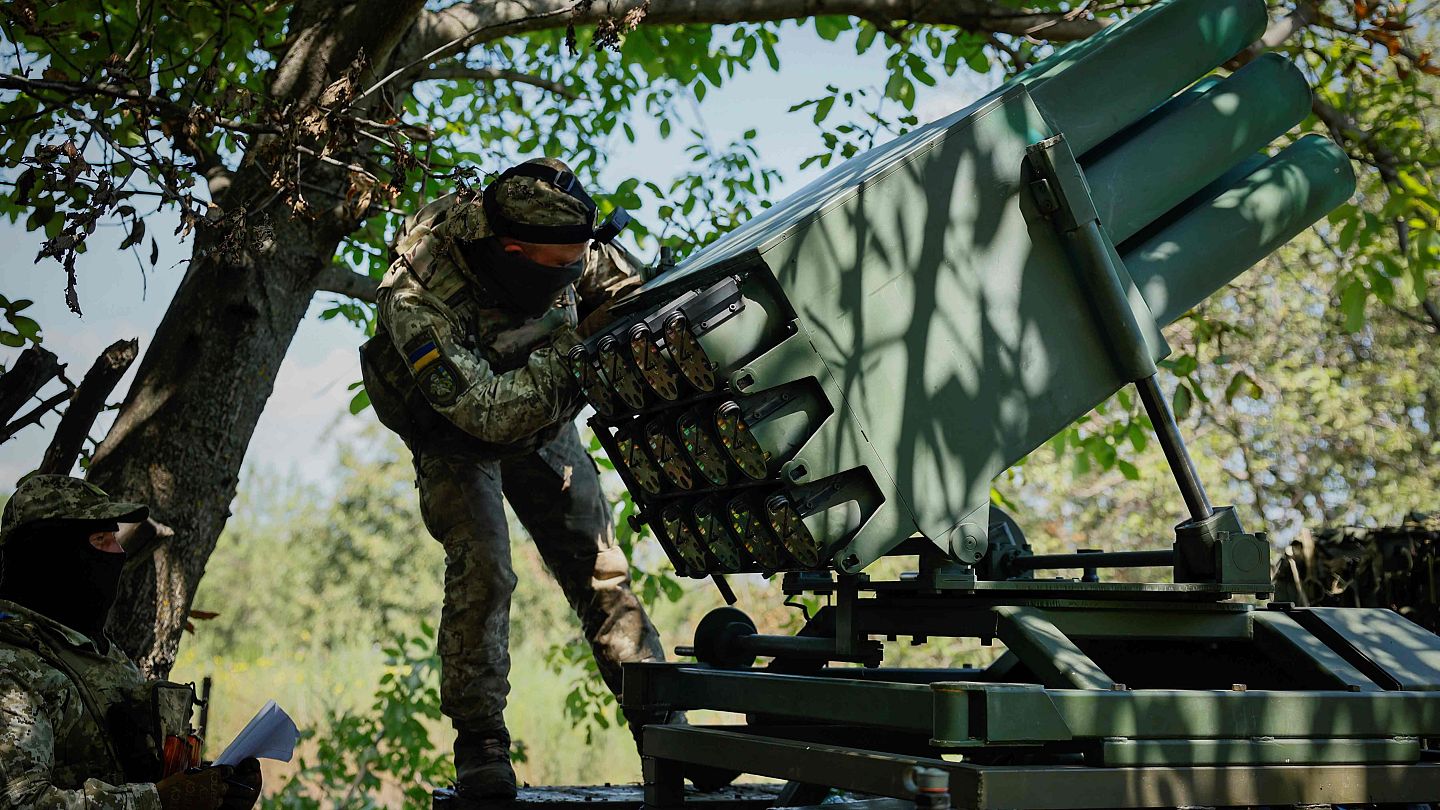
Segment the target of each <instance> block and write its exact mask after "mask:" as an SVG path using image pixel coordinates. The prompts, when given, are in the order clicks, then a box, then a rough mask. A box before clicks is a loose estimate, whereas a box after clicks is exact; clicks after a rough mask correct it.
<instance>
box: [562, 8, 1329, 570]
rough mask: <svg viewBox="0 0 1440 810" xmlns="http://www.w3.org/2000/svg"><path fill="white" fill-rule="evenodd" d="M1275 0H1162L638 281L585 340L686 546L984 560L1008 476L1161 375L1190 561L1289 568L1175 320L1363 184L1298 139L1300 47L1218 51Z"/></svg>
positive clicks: (674, 545) (1149, 391) (1322, 149)
mask: <svg viewBox="0 0 1440 810" xmlns="http://www.w3.org/2000/svg"><path fill="white" fill-rule="evenodd" d="M1265 23H1266V16H1265V4H1264V3H1263V2H1262V0H1164V2H1160V3H1158V4H1156V5H1155V6H1153V7H1151V8H1150V9H1148V10H1146V11H1144V12H1141V13H1139V14H1136V15H1134V16H1133V17H1131V18H1129V19H1128V20H1126V21H1125V22H1123V23H1120V24H1118V25H1115V26H1112V27H1110V28H1108V29H1106V30H1105V31H1104V32H1102V33H1100V34H1098V35H1096V36H1094V37H1092V38H1090V39H1088V40H1085V41H1082V42H1078V43H1075V44H1073V45H1071V46H1069V47H1066V48H1064V49H1062V50H1060V51H1058V52H1057V53H1056V54H1054V55H1053V56H1052V57H1050V58H1049V59H1047V60H1045V61H1043V62H1041V63H1039V64H1037V65H1035V66H1033V67H1031V68H1030V69H1028V70H1027V71H1025V72H1024V73H1022V74H1020V75H1018V76H1017V77H1015V78H1014V79H1012V80H1011V81H1010V82H1008V83H1007V84H1006V85H1004V86H1002V87H1001V88H999V89H998V90H996V91H995V92H994V93H992V94H990V95H989V96H987V97H985V98H983V99H981V100H979V101H977V102H976V103H974V104H972V105H971V106H969V107H967V108H966V109H963V110H960V111H958V112H955V113H953V114H951V115H949V116H947V117H945V118H943V119H941V120H938V121H935V122H934V123H931V124H929V125H927V126H924V127H921V128H919V129H917V130H915V131H913V132H911V133H909V134H907V135H904V136H902V137H900V138H897V139H895V140H894V141H892V142H890V143H887V144H885V145H883V146H880V147H877V148H875V149H872V150H870V151H869V152H866V153H864V154H862V155H859V156H856V157H855V158H852V159H851V160H849V161H846V162H845V163H842V164H840V165H838V166H836V167H835V168H833V169H831V170H830V171H829V172H827V173H826V174H824V175H822V176H821V177H820V178H818V179H817V180H815V181H814V182H813V183H811V184H809V185H808V186H806V187H804V188H802V189H800V190H799V191H797V192H796V193H794V194H792V195H791V196H789V197H788V198H786V199H785V200H783V201H781V202H780V203H778V204H777V205H775V206H773V207H772V208H770V209H769V210H767V211H766V212H765V213H764V214H763V215H761V216H759V217H756V218H755V219H753V220H751V221H750V222H748V223H746V224H745V225H743V226H741V227H740V228H737V229H736V230H735V231H733V232H731V233H729V234H727V235H726V236H724V237H722V238H721V239H719V240H717V241H716V242H714V243H713V244H711V245H709V246H708V247H706V248H705V249H703V250H701V251H699V252H697V253H695V254H694V255H692V256H690V257H689V258H688V259H687V260H686V261H684V262H683V263H682V264H680V265H678V266H676V267H674V268H673V269H670V270H668V271H667V272H664V273H662V274H660V275H658V276H657V277H655V278H653V279H651V280H650V281H648V282H647V283H646V284H645V285H644V286H643V287H642V288H641V289H640V290H639V291H638V292H637V293H635V294H634V295H633V296H632V297H631V298H629V299H628V300H626V301H624V302H622V304H621V305H620V306H619V307H618V308H617V311H619V312H620V313H621V318H620V319H619V320H618V321H617V322H616V324H615V325H614V326H613V327H611V328H610V329H609V330H607V331H606V332H605V333H603V334H600V335H597V336H595V337H594V338H592V339H591V340H589V341H587V343H586V344H585V345H584V346H583V347H577V350H576V351H575V352H574V353H573V354H572V356H571V362H572V368H573V370H574V371H575V374H576V376H577V378H578V379H580V381H581V383H582V388H583V389H584V390H585V391H586V392H587V396H588V397H589V398H590V399H591V401H592V402H593V403H594V404H595V406H596V411H597V416H596V418H595V420H594V421H593V424H594V426H595V428H596V432H597V435H599V437H600V439H601V442H602V443H603V444H604V446H605V447H606V449H607V451H608V453H609V455H610V458H611V459H613V460H615V462H616V466H617V469H618V470H619V472H620V475H621V477H622V479H623V480H624V481H625V483H626V485H627V486H628V487H629V489H630V491H631V493H632V494H633V495H634V497H635V502H636V505H637V507H638V515H637V518H638V519H639V520H641V521H644V522H645V523H647V524H648V525H649V526H650V527H651V529H652V530H653V531H654V532H655V533H656V535H657V536H658V537H659V539H660V542H661V544H662V545H663V546H664V547H665V550H666V551H667V553H668V554H669V556H670V558H671V560H672V561H673V562H674V564H675V566H676V569H677V570H678V571H679V572H680V573H682V574H685V575H689V576H705V575H710V574H719V573H728V572H739V571H762V572H776V571H797V570H801V571H803V570H838V571H840V572H844V573H854V572H857V571H860V570H861V569H863V568H865V567H866V566H867V565H869V564H870V563H872V562H874V561H875V560H876V559H878V558H880V557H881V556H884V555H885V554H886V553H888V552H892V551H895V550H896V549H897V547H899V546H901V545H902V544H903V543H905V542H906V541H907V539H909V538H912V537H916V536H918V537H920V538H923V539H924V542H928V543H931V544H934V545H935V546H936V547H937V548H938V549H940V550H941V551H942V552H944V554H945V555H947V557H948V559H949V560H951V561H953V563H954V565H955V566H957V567H958V568H959V569H960V570H962V572H969V573H968V575H969V576H971V577H972V578H973V577H974V576H976V575H977V572H978V575H979V576H982V577H983V576H986V575H987V574H986V572H987V571H993V570H995V569H994V565H993V564H992V563H993V562H994V560H993V559H992V560H990V561H988V562H986V561H985V558H986V555H987V552H988V551H990V549H989V544H990V543H989V538H990V536H991V535H990V531H989V527H990V515H989V512H990V508H989V496H990V486H991V481H992V479H993V478H994V477H995V476H996V475H998V474H1000V473H1001V472H1003V471H1004V470H1005V469H1006V468H1008V467H1010V466H1011V465H1013V464H1014V463H1015V462H1017V461H1019V460H1020V459H1021V458H1023V457H1024V456H1025V455H1026V454H1027V453H1029V452H1030V451H1032V450H1034V449H1035V448H1036V447H1038V446H1039V445H1040V444H1041V443H1043V442H1044V441H1045V440H1046V439H1048V438H1050V437H1051V436H1053V435H1054V434H1055V433H1057V432H1058V431H1059V430H1061V429H1063V428H1064V427H1065V426H1067V425H1068V424H1070V423H1071V422H1072V421H1074V420H1075V419H1077V418H1079V417H1081V416H1082V415H1084V414H1085V413H1087V412H1088V411H1089V410H1090V409H1092V408H1094V407H1095V406H1096V405H1098V404H1099V403H1101V402H1102V401H1104V400H1105V399H1106V398H1107V397H1109V396H1110V395H1112V394H1114V393H1115V392H1116V391H1117V390H1119V389H1120V388H1121V387H1122V386H1125V385H1130V384H1134V385H1136V386H1137V388H1138V389H1139V393H1140V398H1141V401H1142V402H1144V403H1145V405H1146V407H1147V409H1148V410H1149V414H1150V417H1151V421H1152V422H1153V423H1154V424H1155V426H1156V431H1157V435H1158V439H1159V441H1160V444H1161V446H1162V448H1164V450H1165V451H1166V456H1167V459H1168V460H1169V461H1170V463H1171V468H1172V471H1173V472H1174V474H1175V477H1176V481H1177V485H1178V487H1179V489H1180V492H1181V495H1182V496H1183V499H1184V501H1185V506H1186V509H1187V512H1188V514H1189V517H1188V519H1187V520H1185V521H1184V522H1183V523H1181V524H1180V525H1179V526H1177V527H1176V546H1175V554H1174V560H1175V574H1176V579H1177V581H1182V582H1183V581H1193V582H1198V581H1226V582H1231V583H1247V582H1248V583H1251V584H1254V585H1256V586H1257V587H1258V586H1260V585H1266V586H1268V566H1267V565H1266V563H1265V558H1266V549H1265V548H1264V542H1263V540H1260V539H1257V538H1255V536H1254V535H1247V534H1245V533H1244V531H1243V530H1242V528H1241V527H1240V525H1239V521H1238V520H1237V519H1236V518H1235V515H1234V511H1233V510H1232V509H1230V508H1228V507H1219V508H1216V507H1214V506H1212V505H1211V504H1210V502H1209V499H1208V496H1207V495H1206V493H1205V491H1204V487H1203V486H1202V485H1201V483H1200V482H1199V480H1198V477H1197V476H1196V475H1195V471H1194V468H1193V465H1192V464H1191V463H1190V460H1189V457H1188V456H1187V455H1186V453H1185V448H1184V442H1183V440H1182V438H1181V437H1180V434H1179V431H1178V429H1177V428H1176V426H1175V421H1174V419H1173V417H1172V416H1171V414H1170V412H1169V410H1168V407H1167V406H1166V404H1165V398H1164V396H1163V395H1162V394H1161V391H1160V388H1159V385H1158V383H1157V382H1156V376H1155V373H1156V370H1155V362H1156V361H1157V360H1159V359H1161V358H1164V357H1165V356H1166V355H1167V354H1168V352H1169V347H1168V346H1167V345H1166V343H1165V340H1164V338H1163V337H1162V335H1161V328H1162V327H1164V326H1165V325H1166V324H1169V323H1171V322H1172V321H1174V320H1175V319H1176V318H1178V317H1180V316H1181V315H1182V314H1183V313H1184V312H1185V311H1186V310H1188V309H1189V308H1190V307H1192V306H1194V305H1195V304H1196V303H1197V302H1199V301H1201V300H1203V299H1204V298H1205V297H1207V296H1208V295H1210V294H1211V293H1213V292H1215V291H1216V290H1218V289H1220V288H1221V287H1223V286H1224V285H1225V284H1226V283H1227V282H1228V281H1230V280H1231V279H1233V278H1234V277H1235V276H1237V275H1239V274H1240V273H1241V272H1243V271H1244V270H1246V269H1247V268H1249V267H1250V266H1251V265H1253V264H1254V263H1256V262H1257V261H1259V260H1261V259H1262V258H1264V257H1265V256H1267V255H1268V254H1269V253H1271V252H1272V251H1274V250H1275V249H1276V248H1277V247H1279V246H1280V245H1281V244H1283V243H1284V242H1286V241H1287V240H1289V239H1291V238H1292V237H1294V236H1295V235H1296V234H1298V233H1300V232H1301V231H1302V230H1304V229H1305V228H1307V227H1309V226H1310V225H1311V224H1312V223H1314V222H1315V221H1316V220H1318V219H1319V218H1320V217H1322V216H1324V215H1325V214H1326V213H1327V212H1328V211H1330V210H1331V209H1333V208H1334V207H1336V206H1337V205H1339V204H1340V203H1341V202H1343V201H1344V200H1345V199H1346V198H1347V197H1349V196H1350V194H1351V193H1352V191H1353V189H1354V177H1353V175H1352V173H1351V169H1350V164H1349V161H1348V159H1347V158H1346V156H1345V155H1344V153H1343V152H1342V151H1341V150H1340V149H1339V148H1337V147H1336V146H1335V145H1334V144H1332V143H1331V142H1329V141H1327V140H1325V139H1323V138H1320V137H1315V136H1307V137H1304V138H1301V139H1299V140H1296V141H1294V142H1292V143H1289V144H1288V145H1284V146H1279V145H1277V144H1276V139H1278V138H1281V137H1282V136H1283V135H1284V134H1285V133H1286V132H1287V131H1289V130H1290V129H1291V128H1292V127H1293V126H1294V125H1295V124H1297V123H1299V122H1300V121H1301V120H1302V119H1303V118H1304V116H1305V115H1306V114H1307V111H1308V109H1309V107H1310V95H1309V92H1310V91H1309V88H1308V87H1307V86H1306V83H1305V81H1304V79H1303V77H1302V76H1301V74H1300V72H1299V71H1298V70H1297V69H1296V68H1295V67H1294V66H1293V65H1291V64H1289V63H1288V62H1287V61H1285V60H1284V59H1283V58H1281V57H1279V56H1277V55H1273V54H1269V55H1265V56H1261V57H1260V58H1258V59H1255V60H1253V61H1252V62H1250V63H1249V64H1247V65H1246V66H1245V67H1243V68H1241V69H1240V70H1237V71H1235V72H1234V73H1233V74H1230V75H1228V76H1223V77H1221V76H1218V75H1213V74H1212V73H1211V72H1212V71H1214V70H1215V69H1216V68H1217V67H1218V66H1220V65H1221V64H1223V63H1225V62H1226V61H1227V60H1228V59H1230V58H1231V57H1233V56H1234V55H1235V54H1236V53H1238V52H1240V51H1241V50H1243V49H1244V48H1245V47H1246V46H1248V45H1249V44H1250V43H1252V42H1254V41H1255V40H1257V39H1258V38H1259V37H1260V35H1261V32H1262V31H1263V29H1264V26H1265ZM1217 538H1249V540H1248V541H1246V542H1245V543H1239V544H1238V545H1237V543H1238V541H1236V542H1230V543H1217V542H1216V541H1217ZM1222 546H1223V548H1222ZM993 556H994V555H992V557H993Z"/></svg>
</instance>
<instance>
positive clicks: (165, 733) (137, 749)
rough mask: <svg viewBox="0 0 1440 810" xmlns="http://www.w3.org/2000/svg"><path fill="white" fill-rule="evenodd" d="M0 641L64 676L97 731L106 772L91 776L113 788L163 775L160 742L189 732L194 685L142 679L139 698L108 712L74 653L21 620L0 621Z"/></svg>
mask: <svg viewBox="0 0 1440 810" xmlns="http://www.w3.org/2000/svg"><path fill="white" fill-rule="evenodd" d="M0 643H5V644H9V645H11V646H13V647H17V648H20V649H24V650H29V651H31V652H33V653H35V654H36V655H38V656H39V657H40V660H42V661H44V662H45V663H46V664H48V665H50V666H51V667H53V668H54V669H55V670H57V671H59V672H60V673H62V674H64V675H65V677H66V678H67V679H69V681H70V683H71V684H72V685H73V686H74V687H75V691H76V692H77V693H78V694H79V695H80V702H81V704H82V705H83V706H84V709H85V714H86V715H87V716H89V718H90V720H91V722H93V723H94V724H95V726H96V727H97V728H99V729H100V732H101V734H102V735H103V737H104V739H103V740H102V741H101V742H102V743H103V745H104V748H105V751H106V753H107V754H108V756H109V759H110V765H111V768H110V770H111V773H105V774H94V777H95V778H97V779H101V780H103V781H107V782H110V783H112V784H121V783H125V782H158V781H160V779H161V778H163V777H164V776H165V775H166V774H165V773H164V758H165V740H166V738H167V737H171V736H175V737H180V738H185V737H188V736H189V735H191V734H193V729H192V728H191V727H190V719H191V717H192V716H193V712H194V708H195V706H196V705H197V704H198V703H199V701H198V700H197V699H196V697H195V686H194V684H178V683H173V682H171V681H146V682H144V684H143V686H142V688H141V694H139V695H134V696H132V697H133V698H134V699H133V700H129V701H115V702H114V703H112V704H111V705H110V706H109V708H108V709H106V708H105V706H104V701H103V700H101V698H100V697H99V696H98V695H97V694H96V693H95V691H94V690H93V689H92V688H91V685H90V684H89V683H87V682H86V680H85V678H84V677H83V676H82V675H81V674H80V672H81V671H82V670H84V669H85V668H86V667H87V666H88V662H86V661H85V660H84V659H83V658H82V657H81V656H80V655H78V654H77V653H76V652H74V651H73V650H69V649H65V648H63V647H62V646H57V645H55V644H52V643H51V642H50V640H49V639H48V638H46V636H45V634H44V632H43V631H41V630H40V629H39V628H37V627H35V626H34V624H32V623H31V622H29V621H26V620H25V619H24V618H23V617H22V616H8V617H6V619H5V620H0Z"/></svg>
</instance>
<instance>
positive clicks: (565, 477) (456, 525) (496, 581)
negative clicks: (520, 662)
mask: <svg viewBox="0 0 1440 810" xmlns="http://www.w3.org/2000/svg"><path fill="white" fill-rule="evenodd" d="M415 466H416V471H417V473H418V484H419V487H420V512H421V515H422V517H423V518H424V520H425V526H426V528H427V529H429V531H430V533H431V534H432V535H433V536H434V537H435V538H436V539H437V540H439V541H440V542H441V543H442V544H443V545H444V546H445V606H444V609H443V611H442V612H441V614H440V633H439V635H440V640H439V652H440V664H441V669H440V708H441V711H443V712H444V713H445V715H446V716H448V717H449V718H450V719H451V720H452V721H453V722H454V724H455V727H456V728H457V729H470V730H476V731H483V730H488V729H491V728H494V727H496V726H499V725H501V724H502V723H503V722H504V720H503V712H504V709H505V701H506V697H507V696H508V694H509V692H510V683H509V673H510V651H509V639H510V596H511V594H512V593H513V592H514V590H515V582H516V579H515V572H514V570H513V568H512V566H511V561H510V537H509V531H508V529H507V526H506V521H505V511H504V509H503V507H502V495H503V498H504V500H506V501H509V502H510V507H511V509H513V510H514V511H515V515H516V516H517V517H518V518H519V519H520V523H521V524H522V525H523V526H524V527H525V529H526V531H528V532H529V533H530V536H531V537H532V538H534V541H535V546H536V548H537V549H538V550H539V551H540V556H541V557H542V558H543V559H544V561H545V565H546V567H548V568H549V569H550V572H551V573H552V574H553V575H554V577H555V579H556V580H557V581H558V582H559V583H560V588H561V589H562V590H563V591H564V592H565V596H566V598H567V599H568V600H569V602H570V606H571V608H573V609H574V611H575V613H576V615H577V616H578V617H579V618H580V626H581V629H582V630H583V631H584V633H585V638H586V639H587V640H588V641H589V642H590V647H591V649H592V651H593V652H594V655H595V661H596V663H597V664H598V665H599V669H600V674H601V676H602V677H603V678H604V679H605V683H606V685H607V686H609V688H610V690H611V691H612V692H614V693H615V694H616V696H617V697H618V696H619V694H620V679H621V672H620V669H621V665H622V664H624V663H626V662H634V661H657V660H663V659H664V657H665V654H664V651H663V650H662V648H661V646H660V635H659V633H657V632H656V630H655V626H654V625H653V624H651V622H650V618H649V617H648V616H646V615H645V609H644V608H643V607H642V606H641V605H640V600H638V599H637V598H636V597H635V594H634V593H633V592H632V591H631V590H630V565H629V562H628V561H627V560H626V559H625V554H624V552H622V551H621V550H620V548H619V547H618V546H617V545H616V544H615V533H614V527H613V525H612V524H611V520H610V508H609V505H608V504H607V502H606V500H605V496H604V493H603V492H601V489H600V478H599V474H598V472H597V470H596V468H595V463H594V461H592V460H591V458H590V455H589V453H588V452H587V451H586V450H585V448H584V447H583V446H582V445H581V444H580V437H579V434H578V432H577V431H576V429H575V427H574V425H570V426H568V427H566V428H565V430H563V431H562V432H561V433H560V435H559V436H558V437H557V438H556V439H554V440H553V441H551V442H550V443H549V444H546V445H545V446H543V447H541V448H540V449H539V450H537V451H535V452H533V453H528V454H526V455H522V456H519V457H516V458H509V459H504V460H502V461H493V460H486V459H481V458H478V457H476V456H473V455H468V454H455V453H446V452H427V451H426V450H425V449H424V448H423V446H421V448H420V449H419V450H418V451H417V452H416V455H415Z"/></svg>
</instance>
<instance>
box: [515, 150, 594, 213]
mask: <svg viewBox="0 0 1440 810" xmlns="http://www.w3.org/2000/svg"><path fill="white" fill-rule="evenodd" d="M525 163H534V164H538V165H541V166H545V167H547V168H550V169H554V170H555V171H557V172H567V173H571V174H573V172H570V167H569V166H567V165H565V162H564V161H561V160H556V159H555V158H536V159H534V160H527V161H525ZM494 182H495V183H497V184H498V185H497V186H496V188H495V199H496V202H497V203H498V204H499V206H500V211H501V213H503V214H504V215H505V216H506V217H508V218H510V219H512V220H514V221H516V222H523V223H525V224H526V225H540V226H544V227H553V226H567V225H571V226H573V225H580V226H584V227H587V228H588V227H593V226H594V225H595V211H594V210H593V209H591V208H589V207H587V206H586V205H585V204H584V203H583V202H581V201H580V200H577V199H576V198H575V197H573V196H571V195H569V194H567V193H565V192H564V191H561V190H560V189H559V188H556V187H555V186H554V185H552V184H551V183H547V182H545V181H544V180H539V179H536V178H534V177H523V176H511V177H505V178H502V179H499V180H495V181H494ZM576 182H579V181H576Z"/></svg>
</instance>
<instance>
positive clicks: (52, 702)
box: [0, 600, 160, 810]
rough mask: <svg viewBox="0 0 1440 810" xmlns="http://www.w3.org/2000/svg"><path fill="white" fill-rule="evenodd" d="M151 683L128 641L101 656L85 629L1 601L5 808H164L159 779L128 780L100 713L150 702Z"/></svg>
mask: <svg viewBox="0 0 1440 810" xmlns="http://www.w3.org/2000/svg"><path fill="white" fill-rule="evenodd" d="M41 649H46V650H48V651H49V652H50V653H51V654H49V655H45V654H42V653H41V652H39V650H41ZM56 657H58V658H59V659H60V660H61V661H62V662H63V664H64V666H66V667H68V668H69V669H70V670H72V672H73V675H74V676H75V677H79V678H82V679H84V681H85V683H86V684H87V686H88V687H89V688H88V689H87V690H86V691H87V692H88V694H82V692H81V690H80V688H79V687H77V686H76V685H75V682H74V681H73V680H72V679H71V678H72V675H71V674H69V673H66V672H64V671H62V669H60V668H59V667H58V666H57V665H56V664H55V662H54V658H56ZM145 687H146V681H145V679H144V678H143V677H142V676H141V675H140V670H138V669H136V668H135V665H134V664H133V663H131V661H130V659H129V658H127V657H126V656H125V653H123V652H121V651H120V649H119V648H118V647H116V646H114V645H111V646H110V649H109V652H108V653H106V654H101V653H100V651H99V650H98V649H97V648H96V646H95V642H93V641H91V640H90V639H89V638H87V637H85V636H83V635H81V634H80V633H77V632H75V631H74V630H71V629H70V628H68V627H66V626H64V625H62V624H59V623H57V622H55V621H52V620H50V619H48V618H46V617H44V616H41V615H40V614H38V613H35V612H34V611H31V610H27V609H26V608H23V607H21V606H19V605H16V604H14V603H12V602H7V601H3V600H0V711H3V713H4V724H3V725H0V791H3V792H0V808H16V809H17V810H19V809H20V808H24V810H112V808H113V810H159V808H160V795H159V794H158V793H157V792H156V790H155V785H154V784H151V783H148V782H132V783H129V784H127V783H126V782H125V776H124V772H123V769H122V766H121V764H120V760H119V756H118V755H117V752H116V750H115V745H116V743H115V741H114V740H113V739H112V737H111V734H110V730H109V729H108V728H107V727H106V726H105V725H104V720H103V719H101V718H97V717H96V716H95V711H97V710H98V711H100V712H102V717H103V714H108V713H109V712H110V710H111V709H112V708H114V707H115V705H116V704H120V703H133V702H136V701H137V700H143V698H140V697H139V694H140V693H143V691H144V689H145ZM92 703H93V704H99V705H93V706H92V705H90V704H92Z"/></svg>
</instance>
